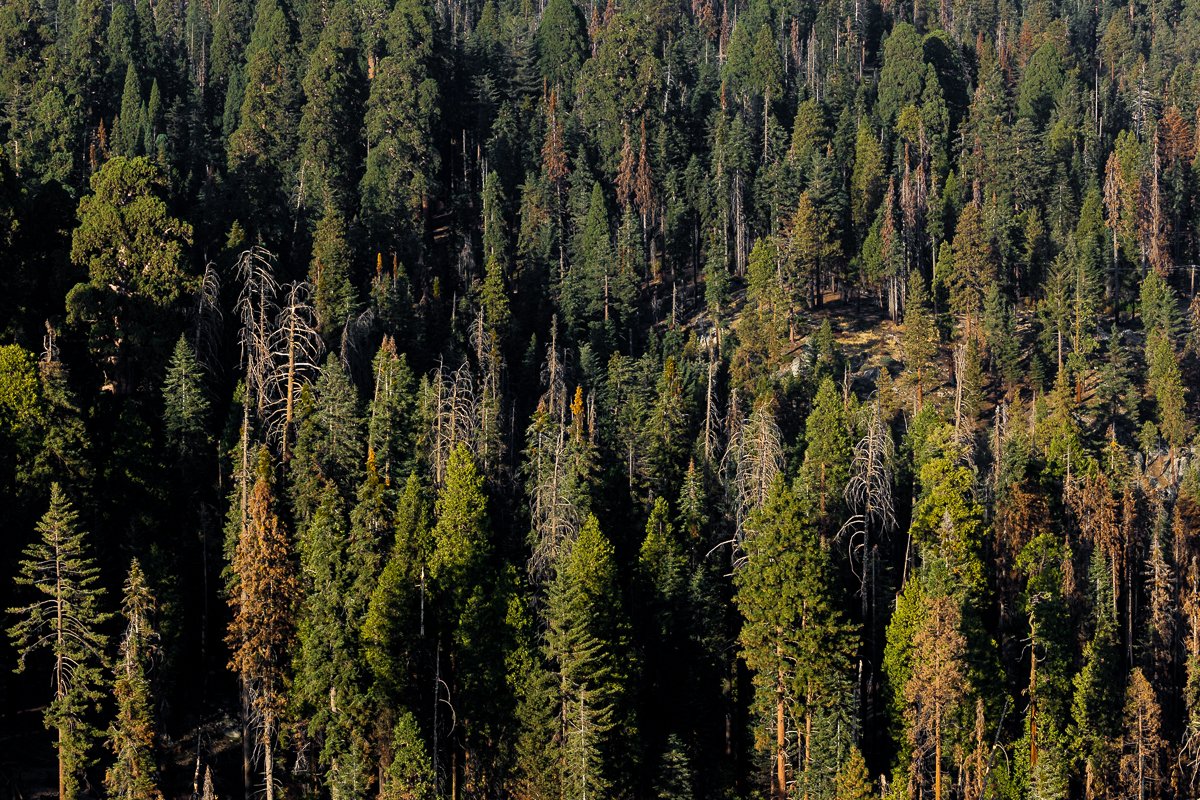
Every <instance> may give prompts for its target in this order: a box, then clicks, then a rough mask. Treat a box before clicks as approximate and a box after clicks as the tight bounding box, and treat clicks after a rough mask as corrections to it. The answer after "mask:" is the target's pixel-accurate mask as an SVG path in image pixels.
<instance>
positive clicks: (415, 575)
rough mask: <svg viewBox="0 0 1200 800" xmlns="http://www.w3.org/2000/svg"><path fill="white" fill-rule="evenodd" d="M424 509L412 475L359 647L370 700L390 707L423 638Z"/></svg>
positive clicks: (426, 542)
mask: <svg viewBox="0 0 1200 800" xmlns="http://www.w3.org/2000/svg"><path fill="white" fill-rule="evenodd" d="M429 529H430V520H429V508H428V506H427V503H426V501H425V499H424V497H423V490H422V487H421V481H420V479H419V478H418V477H417V475H416V473H413V474H411V475H409V477H408V481H407V483H406V484H405V486H404V491H403V493H402V494H401V495H400V498H399V501H398V507H397V511H396V523H395V539H394V541H393V543H392V545H391V550H390V552H389V554H388V557H387V560H386V562H385V563H384V566H383V568H382V570H381V571H380V573H379V579H378V581H377V582H376V584H375V587H374V589H373V590H372V592H371V597H370V602H369V605H368V607H367V611H366V616H365V618H364V620H363V628H362V642H363V651H364V655H365V658H366V661H367V665H368V667H369V668H370V669H371V674H372V676H373V678H374V689H373V691H374V693H375V695H376V697H375V700H376V701H377V702H379V703H381V704H385V707H386V705H387V704H390V702H392V701H393V700H394V698H396V697H397V696H400V693H401V691H402V690H403V689H404V688H405V683H406V681H405V678H406V676H408V675H410V674H411V673H412V670H413V661H414V658H415V656H414V653H415V651H416V641H417V640H419V639H421V638H424V637H425V586H426V577H427V572H426V570H427V563H428V559H429V554H430V550H431V546H432V542H431V541H430V531H429Z"/></svg>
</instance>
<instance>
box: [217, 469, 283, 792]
mask: <svg viewBox="0 0 1200 800" xmlns="http://www.w3.org/2000/svg"><path fill="white" fill-rule="evenodd" d="M271 473H272V464H271V457H270V455H269V453H268V451H267V450H266V448H262V449H260V450H259V452H258V464H257V467H256V469H255V475H254V486H253V489H252V491H251V494H250V497H249V500H248V503H247V512H246V514H247V517H246V524H245V526H244V527H243V528H242V530H241V532H240V535H239V536H238V539H237V544H236V547H235V550H234V554H233V561H232V563H231V565H230V566H231V573H232V578H233V580H232V586H231V590H230V593H229V605H230V607H231V608H232V609H233V619H232V620H231V621H230V624H229V633H228V636H227V640H228V643H229V648H230V651H231V657H230V660H229V668H230V669H232V670H233V671H234V672H236V673H237V674H238V677H239V678H240V679H241V682H242V691H243V704H244V706H243V714H245V716H246V720H247V727H248V728H249V730H250V732H252V734H253V735H254V737H255V739H254V740H255V742H256V744H257V747H256V749H257V750H259V751H260V752H261V759H262V781H263V788H264V792H265V796H266V798H267V800H274V797H275V790H276V786H275V782H276V776H275V756H276V748H275V745H276V738H277V737H278V735H279V728H280V723H281V721H282V719H281V718H282V715H283V712H284V709H285V705H286V677H287V672H288V669H287V668H288V661H289V656H290V653H291V651H292V641H293V638H294V634H293V631H294V627H295V619H296V606H297V602H298V600H299V585H298V582H297V578H296V574H295V567H294V565H293V556H292V544H291V540H290V537H289V535H288V532H287V530H286V529H285V528H284V524H283V520H282V519H280V517H279V513H278V511H277V500H276V495H275V488H274V485H273V481H272V477H271ZM249 791H250V788H249V787H247V792H249Z"/></svg>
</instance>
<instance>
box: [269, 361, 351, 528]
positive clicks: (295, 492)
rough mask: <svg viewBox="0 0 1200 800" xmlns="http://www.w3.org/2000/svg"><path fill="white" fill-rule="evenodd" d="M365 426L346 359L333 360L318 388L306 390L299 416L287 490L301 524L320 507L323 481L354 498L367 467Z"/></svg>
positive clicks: (345, 495) (329, 362)
mask: <svg viewBox="0 0 1200 800" xmlns="http://www.w3.org/2000/svg"><path fill="white" fill-rule="evenodd" d="M363 427H364V426H363V418H362V415H361V413H360V411H359V404H358V390H357V389H355V387H354V384H352V383H351V382H350V378H349V376H348V375H346V370H345V369H344V368H343V367H342V362H341V360H340V359H339V358H337V357H336V356H334V355H330V356H329V358H327V359H326V360H325V364H324V365H323V366H322V367H321V374H320V376H319V377H318V378H317V383H316V385H315V386H313V387H311V389H310V388H309V387H305V389H304V394H303V395H302V399H301V402H300V404H299V410H298V413H297V432H296V446H295V448H294V450H293V452H292V460H291V463H290V464H289V465H288V469H289V477H290V486H289V487H288V488H289V490H290V494H291V500H292V504H293V506H294V509H295V513H296V516H297V518H298V519H299V520H300V521H304V520H305V519H306V518H307V517H308V515H309V514H310V513H312V511H313V509H314V508H315V507H316V505H317V503H318V502H319V500H318V498H319V496H320V493H321V485H322V483H323V482H324V481H329V482H331V483H333V484H334V485H335V486H336V487H337V488H338V489H339V491H341V493H342V496H343V497H344V498H349V497H351V496H352V494H353V492H354V487H356V486H357V485H358V482H359V480H360V476H361V474H362V468H363V464H364V463H365V462H366V459H365V458H364V457H363V438H364V437H363Z"/></svg>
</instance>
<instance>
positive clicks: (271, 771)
mask: <svg viewBox="0 0 1200 800" xmlns="http://www.w3.org/2000/svg"><path fill="white" fill-rule="evenodd" d="M274 737H275V714H274V712H272V711H269V710H268V711H264V712H263V731H262V738H263V781H264V782H265V783H266V800H275V753H274V750H273V748H272V741H271V740H272V739H273V738H274Z"/></svg>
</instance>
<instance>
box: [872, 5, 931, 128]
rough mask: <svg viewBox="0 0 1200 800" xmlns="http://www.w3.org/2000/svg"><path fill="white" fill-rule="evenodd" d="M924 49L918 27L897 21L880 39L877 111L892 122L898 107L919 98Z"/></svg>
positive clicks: (922, 85) (914, 101) (884, 119)
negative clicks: (881, 56) (881, 58)
mask: <svg viewBox="0 0 1200 800" xmlns="http://www.w3.org/2000/svg"><path fill="white" fill-rule="evenodd" d="M924 80H925V64H924V49H923V47H922V45H921V36H920V34H918V33H917V29H916V28H914V27H913V26H912V25H910V24H909V23H907V22H900V23H897V24H896V26H895V27H893V28H892V32H891V33H890V34H889V35H888V37H887V39H886V40H885V41H884V43H883V69H881V70H880V72H879V104H878V105H877V106H876V112H877V113H878V115H879V118H880V119H881V120H882V121H883V122H885V123H888V124H890V123H892V122H893V121H894V120H895V118H896V116H897V115H898V114H899V113H900V111H901V109H903V108H904V107H905V106H908V105H910V104H912V103H916V102H917V101H919V100H920V99H921V92H922V90H923V89H924Z"/></svg>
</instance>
